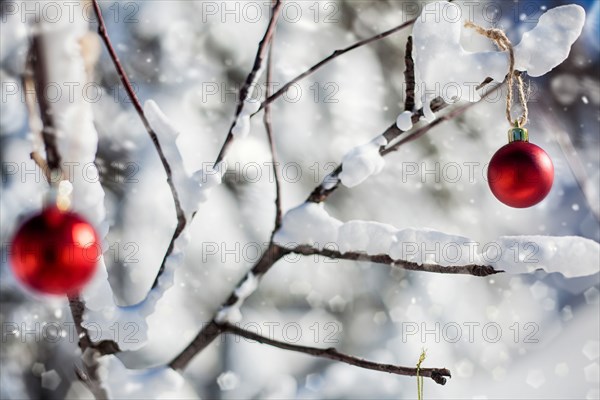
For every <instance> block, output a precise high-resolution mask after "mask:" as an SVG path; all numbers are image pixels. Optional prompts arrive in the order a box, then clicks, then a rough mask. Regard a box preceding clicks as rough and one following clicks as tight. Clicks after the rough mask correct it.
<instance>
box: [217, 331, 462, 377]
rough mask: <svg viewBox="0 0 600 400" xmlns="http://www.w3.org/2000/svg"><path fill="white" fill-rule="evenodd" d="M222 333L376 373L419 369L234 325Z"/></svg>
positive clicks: (431, 371) (435, 373)
mask: <svg viewBox="0 0 600 400" xmlns="http://www.w3.org/2000/svg"><path fill="white" fill-rule="evenodd" d="M221 331H222V332H223V333H230V334H234V335H239V336H241V337H244V338H246V339H251V340H255V341H257V342H259V343H262V344H266V345H269V346H273V347H277V348H279V349H283V350H290V351H295V352H298V353H304V354H309V355H311V356H315V357H321V358H327V359H329V360H333V361H338V362H342V363H345V364H350V365H354V366H355V367H360V368H364V369H370V370H374V371H381V372H387V373H390V374H396V375H403V376H417V368H411V367H401V366H398V365H393V364H380V363H377V362H374V361H369V360H365V359H362V358H358V357H354V356H350V355H347V354H344V353H340V352H339V351H337V350H336V349H335V348H333V347H329V348H326V349H322V348H317V347H309V346H300V345H296V344H291V343H286V342H281V341H278V340H274V339H271V338H268V337H265V336H262V335H259V334H257V333H254V332H251V331H248V330H245V329H242V328H240V327H237V326H235V325H232V324H223V325H221ZM418 375H419V376H423V377H426V378H431V379H433V380H434V381H435V382H436V383H438V384H440V385H444V384H445V383H446V378H450V377H451V374H450V371H449V370H448V369H446V368H419V370H418Z"/></svg>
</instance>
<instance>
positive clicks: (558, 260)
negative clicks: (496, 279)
mask: <svg viewBox="0 0 600 400" xmlns="http://www.w3.org/2000/svg"><path fill="white" fill-rule="evenodd" d="M496 242H497V243H498V245H499V247H500V248H502V249H504V251H502V252H501V254H500V255H499V256H498V255H497V254H496V252H497V249H492V247H489V248H488V254H487V256H486V257H485V258H486V259H488V260H493V263H492V264H493V265H494V266H495V267H497V268H498V269H502V270H504V271H506V272H508V273H511V274H519V273H526V272H531V271H534V270H537V269H543V270H545V271H546V272H549V273H550V272H560V273H561V274H563V275H564V276H565V277H567V278H573V277H576V276H587V275H592V274H595V273H597V272H598V271H599V269H600V248H599V245H598V243H597V242H595V241H593V240H590V239H585V238H582V237H577V236H563V237H550V236H502V237H500V238H499V239H498V240H497V241H496ZM495 259H497V261H495ZM574 260H577V261H574Z"/></svg>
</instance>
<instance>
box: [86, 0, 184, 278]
mask: <svg viewBox="0 0 600 400" xmlns="http://www.w3.org/2000/svg"><path fill="white" fill-rule="evenodd" d="M92 3H93V5H94V12H95V14H96V18H97V20H98V34H99V35H100V37H101V38H102V40H103V41H104V44H105V45H106V49H107V50H108V53H109V55H110V58H111V59H112V61H113V64H114V66H115V69H116V70H117V73H118V75H119V78H120V79H121V82H122V83H123V86H124V87H125V91H126V92H127V95H128V96H129V98H130V99H131V102H132V104H133V106H134V108H135V110H136V111H137V114H138V116H139V117H140V119H141V120H142V122H143V124H144V127H145V128H146V131H147V132H148V135H149V136H150V139H151V140H152V144H154V148H155V149H156V152H157V153H158V156H159V158H160V161H161V163H162V166H163V169H164V170H165V173H166V175H167V183H168V184H169V188H170V189H171V195H172V197H173V202H174V203H175V213H176V215H177V227H176V228H175V232H174V233H173V238H172V239H171V243H169V247H168V249H167V252H166V253H165V257H164V259H163V262H162V263H161V266H160V269H159V271H158V274H157V277H156V280H155V282H154V285H153V287H154V286H156V284H157V283H158V277H159V276H160V275H161V273H162V271H163V270H164V267H165V262H166V259H167V257H168V256H169V255H170V254H171V253H172V251H173V248H174V246H175V239H177V238H178V237H179V235H180V234H181V232H182V231H183V229H184V228H185V225H186V219H185V213H184V212H183V209H182V208H181V202H180V200H179V194H178V193H177V189H176V188H175V183H174V182H173V174H172V172H171V166H170V165H169V162H168V161H167V158H166V157H165V154H164V152H163V149H162V147H161V145H160V142H159V141H158V136H157V135H156V132H154V130H153V129H152V127H151V126H150V122H148V118H146V114H145V113H144V109H143V107H142V104H141V103H140V100H139V99H138V97H137V95H136V94H135V91H134V89H133V86H132V85H131V82H130V81H129V78H128V77H127V74H126V73H125V69H124V68H123V65H122V64H121V61H120V60H119V56H118V55H117V52H116V51H115V48H114V47H113V45H112V42H111V40H110V37H109V36H108V32H107V30H106V24H105V23H104V18H103V17H102V10H101V9H100V5H99V4H98V0H92Z"/></svg>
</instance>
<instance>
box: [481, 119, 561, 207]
mask: <svg viewBox="0 0 600 400" xmlns="http://www.w3.org/2000/svg"><path fill="white" fill-rule="evenodd" d="M515 130H516V129H515ZM520 131H525V134H524V135H525V137H527V136H526V135H527V133H526V130H524V129H520ZM509 135H510V133H509ZM487 176H488V184H489V185H490V189H491V190H492V193H493V194H494V196H496V198H497V199H498V200H500V201H501V202H503V203H504V204H506V205H507V206H510V207H515V208H525V207H531V206H533V205H535V204H537V203H539V202H540V201H542V200H543V199H544V198H545V197H546V195H547V194H548V193H549V192H550V189H551V188H552V182H553V181H554V166H553V165H552V160H551V159H550V157H549V156H548V154H547V153H546V152H545V151H544V150H543V149H542V148H540V147H539V146H536V145H535V144H533V143H529V142H528V141H527V140H526V139H525V140H514V141H512V142H510V143H508V144H507V145H505V146H503V147H502V148H500V150H498V151H497V152H496V154H494V156H493V157H492V160H491V161H490V165H489V168H488V174H487Z"/></svg>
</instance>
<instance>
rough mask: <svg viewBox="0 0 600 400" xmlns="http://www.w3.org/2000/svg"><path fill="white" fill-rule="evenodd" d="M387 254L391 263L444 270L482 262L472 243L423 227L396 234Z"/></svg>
mask: <svg viewBox="0 0 600 400" xmlns="http://www.w3.org/2000/svg"><path fill="white" fill-rule="evenodd" d="M389 255H390V257H391V258H393V259H394V260H405V261H410V262H415V263H417V264H437V265H442V266H445V267H449V266H457V265H469V264H481V263H482V260H481V257H480V256H479V254H478V253H477V250H476V242H475V241H474V240H472V239H469V238H466V237H463V236H457V235H450V234H447V233H444V232H439V231H435V230H432V229H426V228H425V229H413V228H407V229H402V230H400V231H397V232H396V234H395V240H394V244H393V246H392V247H391V248H390V249H389Z"/></svg>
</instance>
